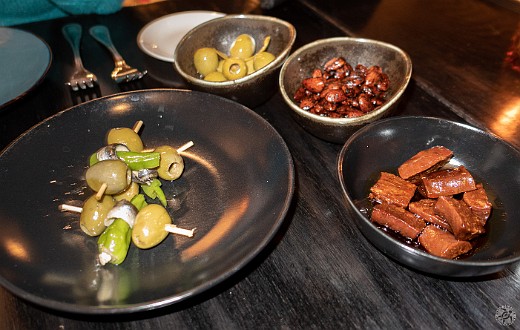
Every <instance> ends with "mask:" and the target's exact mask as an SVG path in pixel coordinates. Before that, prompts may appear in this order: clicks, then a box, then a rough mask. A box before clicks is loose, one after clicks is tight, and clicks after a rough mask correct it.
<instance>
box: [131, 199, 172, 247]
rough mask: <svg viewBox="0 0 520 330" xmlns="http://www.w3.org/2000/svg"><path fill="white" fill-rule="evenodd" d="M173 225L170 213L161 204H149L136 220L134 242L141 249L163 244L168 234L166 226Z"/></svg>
mask: <svg viewBox="0 0 520 330" xmlns="http://www.w3.org/2000/svg"><path fill="white" fill-rule="evenodd" d="M170 223H172V219H171V218H170V215H169V214H168V211H166V209H165V208H164V207H162V206H161V205H159V204H148V205H147V206H145V207H143V208H142V209H141V211H139V213H137V217H136V218H135V224H134V228H132V242H134V244H135V245H136V246H137V247H138V248H140V249H149V248H152V247H154V246H156V245H157V244H159V243H161V242H162V241H163V240H164V239H165V238H166V236H168V232H167V231H166V230H165V229H164V225H166V224H170Z"/></svg>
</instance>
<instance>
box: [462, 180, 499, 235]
mask: <svg viewBox="0 0 520 330" xmlns="http://www.w3.org/2000/svg"><path fill="white" fill-rule="evenodd" d="M462 200H463V201H464V202H466V204H468V206H469V208H470V209H471V211H472V212H473V214H475V215H476V217H477V218H478V219H479V220H480V224H481V225H482V226H484V225H485V224H486V222H487V219H488V218H489V215H490V214H491V207H492V205H491V203H490V202H489V199H488V197H487V194H486V190H484V186H483V185H482V184H477V189H475V190H472V191H468V192H465V193H464V194H463V195H462Z"/></svg>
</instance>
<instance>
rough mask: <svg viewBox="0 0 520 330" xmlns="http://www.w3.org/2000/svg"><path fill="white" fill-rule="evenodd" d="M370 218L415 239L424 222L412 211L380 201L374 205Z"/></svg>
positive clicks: (424, 224)
mask: <svg viewBox="0 0 520 330" xmlns="http://www.w3.org/2000/svg"><path fill="white" fill-rule="evenodd" d="M371 219H372V221H373V222H375V223H378V224H380V225H382V226H386V227H388V228H390V229H392V230H393V231H395V232H398V233H399V234H401V235H402V236H404V237H407V238H409V239H412V240H413V239H415V238H417V236H419V234H420V233H421V231H422V230H423V228H424V227H426V223H425V222H424V221H423V220H422V219H420V218H418V217H416V216H415V215H414V214H413V213H411V212H409V211H407V210H405V209H403V208H402V207H399V206H397V205H394V204H388V203H382V204H378V205H376V206H374V209H373V210H372V216H371Z"/></svg>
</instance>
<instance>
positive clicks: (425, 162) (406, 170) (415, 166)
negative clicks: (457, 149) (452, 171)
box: [397, 146, 453, 179]
mask: <svg viewBox="0 0 520 330" xmlns="http://www.w3.org/2000/svg"><path fill="white" fill-rule="evenodd" d="M452 156H453V152H452V151H451V150H450V149H448V148H446V147H443V146H435V147H432V148H430V149H427V150H422V151H419V152H418V153H417V154H415V155H414V156H412V158H410V159H408V160H407V161H406V162H404V163H403V164H402V165H401V166H399V167H398V169H397V171H398V172H399V176H400V177H401V178H403V179H409V178H411V177H414V176H416V175H418V174H420V173H424V172H427V171H435V170H437V169H439V168H440V167H442V166H443V165H444V164H446V163H447V162H448V161H449V160H450V159H451V157H452Z"/></svg>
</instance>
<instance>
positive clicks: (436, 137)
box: [338, 117, 520, 277]
mask: <svg viewBox="0 0 520 330" xmlns="http://www.w3.org/2000/svg"><path fill="white" fill-rule="evenodd" d="M436 145H442V146H445V147H447V148H449V149H451V150H452V151H453V154H454V156H453V158H452V159H451V161H450V164H451V165H464V166H465V167H466V168H467V169H468V170H469V171H470V172H471V173H472V175H473V176H474V177H475V180H476V181H477V182H480V183H482V184H483V185H484V188H485V189H486V191H487V193H488V196H489V198H490V201H491V202H492V204H493V211H492V213H491V217H490V219H489V220H488V224H487V225H486V230H487V234H485V235H484V236H483V237H482V238H481V239H480V241H479V244H478V245H477V248H476V250H475V252H474V253H473V254H472V255H471V256H468V257H466V258H463V259H460V260H448V259H443V258H439V257H435V256H432V255H430V254H428V253H426V252H424V251H422V250H420V249H418V248H415V247H412V246H411V245H408V244H405V243H404V242H403V241H402V240H398V239H396V238H395V237H394V236H392V235H389V234H387V233H386V232H384V231H383V230H381V229H379V228H377V227H376V226H375V225H374V224H373V223H372V222H371V221H370V220H369V219H368V218H367V215H366V212H362V211H363V208H362V206H363V203H362V202H361V201H363V200H366V198H367V196H368V194H369V189H370V187H371V186H372V185H373V184H374V183H375V182H376V181H377V179H378V178H379V173H380V172H381V171H387V172H391V173H394V174H397V167H398V166H399V165H401V164H402V163H403V162H404V161H406V160H407V159H409V158H410V157H411V156H413V155H414V154H416V153H417V152H419V151H421V150H424V149H428V148H431V147H433V146H436ZM338 172H339V179H340V182H341V186H342V188H343V192H344V194H345V197H346V203H347V207H348V208H349V210H350V211H351V214H352V216H353V219H354V221H355V222H356V224H357V225H358V227H359V228H360V229H361V232H362V233H363V234H364V235H365V236H366V237H367V239H368V240H369V241H370V242H371V243H373V244H374V245H375V246H376V247H377V248H379V249H380V250H381V251H382V252H383V253H385V254H386V255H388V256H389V257H391V258H393V259H395V260H397V261H399V262H400V263H402V264H405V265H407V266H409V267H412V268H414V269H416V270H420V271H422V272H426V273H430V274H435V275H441V276H453V277H455V276H461V277H462V276H477V275H486V274H490V273H494V272H498V271H500V270H503V269H504V268H506V267H507V266H509V265H510V264H512V263H515V262H517V261H519V260H520V239H519V237H520V208H519V207H518V202H519V201H520V153H519V152H518V150H516V149H515V148H513V147H512V146H511V145H509V144H507V143H506V142H504V141H503V140H501V139H500V138H498V137H497V136H495V135H493V134H490V133H487V132H484V131H482V130H479V129H477V128H475V127H472V126H469V125H464V124H461V123H456V122H453V121H449V120H444V119H439V118H427V117H395V118H389V119H385V120H381V121H378V122H376V123H373V124H371V125H368V126H366V127H364V128H362V129H361V130H359V131H358V132H356V133H354V135H352V137H350V139H349V140H348V141H347V142H346V143H345V145H344V146H343V149H342V150H341V153H340V155H339V158H338Z"/></svg>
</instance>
